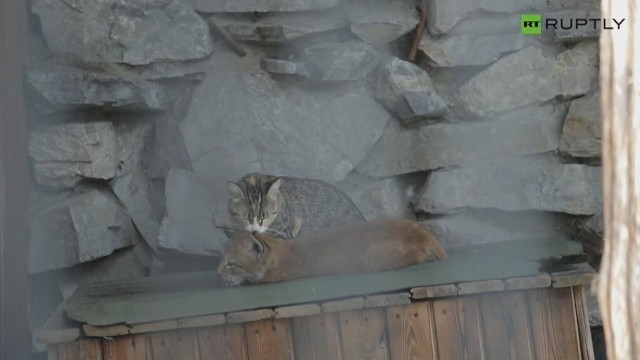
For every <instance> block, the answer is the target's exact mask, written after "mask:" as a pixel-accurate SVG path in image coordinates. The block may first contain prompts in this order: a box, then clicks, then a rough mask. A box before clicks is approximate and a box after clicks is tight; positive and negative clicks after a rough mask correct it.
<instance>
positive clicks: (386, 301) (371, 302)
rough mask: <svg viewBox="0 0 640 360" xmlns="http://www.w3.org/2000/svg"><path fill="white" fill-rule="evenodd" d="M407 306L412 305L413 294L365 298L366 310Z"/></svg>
mask: <svg viewBox="0 0 640 360" xmlns="http://www.w3.org/2000/svg"><path fill="white" fill-rule="evenodd" d="M407 304H411V294H409V293H407V292H402V293H395V294H380V295H370V296H367V297H365V298H364V307H366V308H371V307H387V306H393V305H407Z"/></svg>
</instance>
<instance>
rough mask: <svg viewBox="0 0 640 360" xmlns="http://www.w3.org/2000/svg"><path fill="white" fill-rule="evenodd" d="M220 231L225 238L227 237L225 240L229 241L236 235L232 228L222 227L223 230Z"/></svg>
mask: <svg viewBox="0 0 640 360" xmlns="http://www.w3.org/2000/svg"><path fill="white" fill-rule="evenodd" d="M222 231H224V235H225V236H226V237H227V239H229V240H231V239H233V237H234V236H235V234H236V231H235V229H234V228H231V227H227V226H225V227H223V228H222Z"/></svg>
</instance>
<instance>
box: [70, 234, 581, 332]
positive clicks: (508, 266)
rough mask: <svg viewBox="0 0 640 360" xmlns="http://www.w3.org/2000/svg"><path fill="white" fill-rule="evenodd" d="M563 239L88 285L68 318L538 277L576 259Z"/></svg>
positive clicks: (90, 319) (137, 317) (127, 320)
mask: <svg viewBox="0 0 640 360" xmlns="http://www.w3.org/2000/svg"><path fill="white" fill-rule="evenodd" d="M582 252H583V250H582V245H581V244H580V243H576V242H573V241H568V240H565V239H538V240H528V241H517V242H516V241H514V242H503V243H495V244H488V245H480V246H475V247H470V248H466V249H454V250H451V251H450V252H449V259H448V260H446V261H440V262H431V263H425V264H420V265H415V266H412V267H408V268H404V269H400V270H395V271H387V272H378V273H369V274H358V275H343V276H326V277H316V278H307V279H300V280H294V281H288V282H282V283H275V284H265V285H254V286H241V287H236V288H223V289H221V288H214V286H213V284H214V283H215V282H216V275H215V274H214V273H212V272H206V273H190V274H178V275H170V276H164V277H157V278H139V279H135V280H130V281H112V282H104V283H99V284H92V285H88V286H85V287H82V288H80V289H79V291H78V292H77V293H76V294H74V295H73V296H72V297H71V298H70V299H69V301H68V304H67V306H66V308H65V311H66V314H67V316H68V317H70V318H71V319H73V320H76V321H79V322H82V323H87V324H90V325H94V326H106V325H114V324H139V323H145V322H152V321H161V320H169V319H178V318H186V317H193V316H202V315H209V314H221V313H228V312H233V311H242V310H250V309H260V308H271V307H276V306H283V305H292V304H303V303H313V302H322V301H327V300H334V299H340V298H348V297H354V296H361V295H369V294H376V293H384V292H391V291H398V290H403V289H409V288H412V287H418V286H431V285H441V284H456V283H460V282H468V281H480V280H490V279H504V278H513V277H521V276H531V275H537V274H539V270H538V267H539V265H540V264H539V263H538V260H540V259H544V258H559V257H563V256H568V255H575V254H581V253H582Z"/></svg>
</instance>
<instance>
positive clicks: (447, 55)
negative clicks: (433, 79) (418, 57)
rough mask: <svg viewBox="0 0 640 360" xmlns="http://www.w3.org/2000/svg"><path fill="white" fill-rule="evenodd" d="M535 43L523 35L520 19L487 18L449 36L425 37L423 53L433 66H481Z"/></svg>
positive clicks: (460, 27)
mask: <svg viewBox="0 0 640 360" xmlns="http://www.w3.org/2000/svg"><path fill="white" fill-rule="evenodd" d="M535 42H536V39H534V38H533V37H531V36H525V35H522V34H521V33H520V15H516V16H505V15H504V14H500V15H489V14H487V15H483V16H477V17H473V18H470V19H468V20H465V21H464V22H461V23H460V24H459V25H458V27H456V29H455V30H452V31H451V32H450V33H449V34H447V35H443V36H433V35H430V34H428V33H425V34H424V36H423V38H422V41H421V42H420V51H421V52H422V53H423V54H424V55H426V56H427V58H428V60H429V63H430V65H432V66H438V67H454V66H482V65H487V64H490V63H492V62H494V61H496V60H498V59H500V58H501V57H502V55H503V54H504V53H507V52H511V51H515V50H520V49H522V48H523V47H525V46H528V45H532V44H535Z"/></svg>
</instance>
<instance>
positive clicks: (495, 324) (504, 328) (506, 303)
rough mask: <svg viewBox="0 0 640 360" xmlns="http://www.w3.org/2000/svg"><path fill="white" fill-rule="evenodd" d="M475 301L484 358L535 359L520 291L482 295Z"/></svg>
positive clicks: (527, 317) (527, 315)
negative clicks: (479, 314) (477, 301)
mask: <svg viewBox="0 0 640 360" xmlns="http://www.w3.org/2000/svg"><path fill="white" fill-rule="evenodd" d="M478 300H479V302H480V310H481V314H482V328H483V330H484V331H483V336H484V346H485V351H486V357H487V359H514V360H520V359H531V360H533V359H535V354H534V351H533V340H532V338H531V324H530V323H529V313H528V308H527V298H526V297H525V295H524V292H522V291H517V292H511V291H510V292H503V293H494V294H483V295H481V296H479V298H478Z"/></svg>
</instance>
